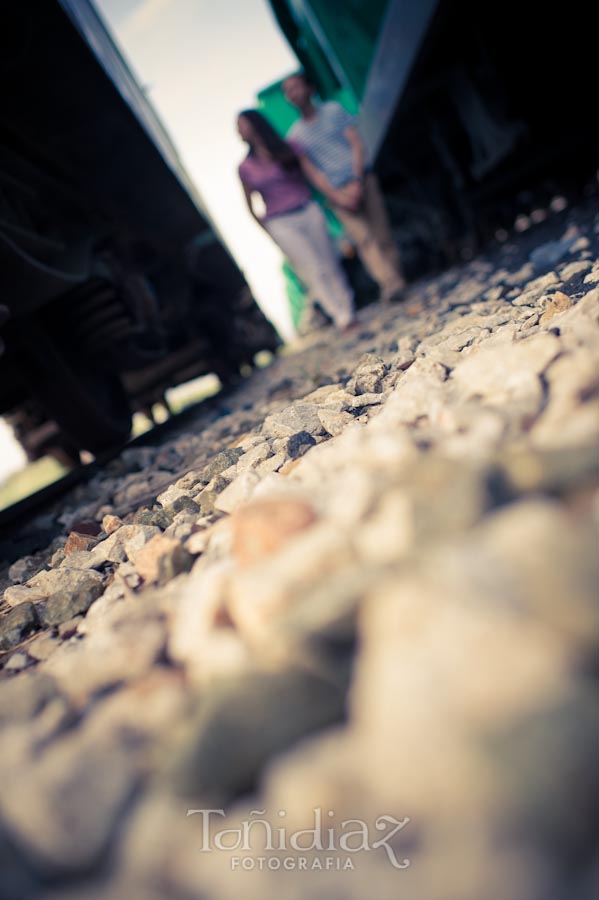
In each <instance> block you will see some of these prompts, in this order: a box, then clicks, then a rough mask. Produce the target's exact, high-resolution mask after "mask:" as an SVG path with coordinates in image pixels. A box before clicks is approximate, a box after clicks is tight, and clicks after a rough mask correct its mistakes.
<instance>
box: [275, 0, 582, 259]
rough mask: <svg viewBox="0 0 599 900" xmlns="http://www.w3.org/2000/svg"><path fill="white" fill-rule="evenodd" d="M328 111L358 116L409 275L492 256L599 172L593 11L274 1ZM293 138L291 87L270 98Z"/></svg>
mask: <svg viewBox="0 0 599 900" xmlns="http://www.w3.org/2000/svg"><path fill="white" fill-rule="evenodd" d="M270 5H271V7H272V10H273V12H274V15H275V17H276V20H277V22H278V24H279V26H280V28H281V30H282V32H283V34H284V35H285V37H286V38H287V41H288V42H289V44H290V46H291V48H292V49H293V51H294V53H295V55H296V56H297V59H298V65H299V66H301V67H302V68H303V69H304V70H305V71H306V73H307V74H308V76H309V77H310V79H311V81H312V82H313V83H314V85H315V86H316V88H317V91H318V93H319V94H320V96H321V97H322V98H323V99H336V100H338V101H339V102H341V103H342V104H344V105H345V106H346V107H347V108H348V109H350V110H351V111H356V110H359V116H360V127H361V132H362V134H363V137H364V140H365V143H366V146H367V150H368V153H369V157H370V161H371V163H372V166H373V168H374V169H375V171H376V172H377V173H378V175H379V178H380V180H381V183H382V186H383V189H384V192H385V194H386V197H387V201H388V207H389V213H390V216H391V220H392V224H393V227H394V232H395V236H396V239H397V242H398V244H399V246H400V248H401V250H402V257H403V259H404V263H405V267H406V270H407V273H408V275H416V274H418V273H420V272H422V271H424V270H427V269H430V268H431V267H437V266H439V265H443V264H445V263H446V262H447V261H451V260H453V259H455V258H456V257H459V255H460V253H462V252H467V251H468V250H469V251H470V252H472V250H473V249H474V248H475V247H477V246H480V245H481V243H483V242H485V241H486V240H487V239H488V238H490V237H492V236H494V235H495V234H496V232H498V231H499V230H500V229H501V230H503V231H509V229H510V228H511V227H512V225H513V223H514V222H515V220H516V218H517V216H518V215H519V214H521V213H530V212H531V210H532V209H534V208H535V206H538V205H539V204H541V205H543V204H548V203H549V201H550V200H551V198H552V197H553V196H555V195H556V194H557V193H565V194H570V195H572V196H578V195H579V194H580V192H581V191H582V190H583V189H584V188H587V189H588V186H589V185H592V184H593V179H595V189H596V172H597V165H598V161H599V124H598V120H597V116H596V114H595V108H594V94H595V88H596V86H597V74H596V63H595V59H596V48H595V46H594V44H595V43H596V41H595V38H594V35H593V29H592V27H591V25H590V22H589V8H588V5H587V4H583V3H582V2H580V0H574V3H573V4H570V5H569V6H568V9H567V11H565V10H563V9H562V8H560V7H559V5H556V6H551V5H545V6H543V8H542V9H540V8H539V6H538V4H533V3H528V4H527V3H522V2H521V0H520V2H516V0H504V2H502V3H492V4H482V3H480V2H474V0H344V2H343V3H342V4H340V3H338V2H337V0H270ZM259 100H260V102H261V104H262V106H263V108H264V111H265V113H266V114H267V115H268V116H269V118H270V119H271V121H272V122H273V124H274V125H275V126H276V127H278V128H279V129H280V131H281V132H282V133H285V132H286V131H287V129H288V128H289V126H290V125H291V123H292V121H293V117H294V115H297V114H296V113H295V111H294V110H293V109H292V108H291V107H290V106H289V105H288V104H286V102H285V100H284V98H283V97H282V94H281V91H280V85H279V84H277V85H272V86H271V87H270V88H267V89H266V90H265V91H263V92H262V93H261V94H260V95H259Z"/></svg>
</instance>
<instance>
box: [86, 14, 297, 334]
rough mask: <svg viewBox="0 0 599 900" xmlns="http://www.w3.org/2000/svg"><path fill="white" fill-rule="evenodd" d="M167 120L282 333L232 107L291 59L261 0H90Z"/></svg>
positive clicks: (285, 329)
mask: <svg viewBox="0 0 599 900" xmlns="http://www.w3.org/2000/svg"><path fill="white" fill-rule="evenodd" d="M95 3H96V7H97V9H98V10H99V11H100V13H101V14H102V15H103V17H104V19H105V20H106V22H107V23H108V25H109V26H110V28H111V30H112V33H113V36H114V37H115V39H116V41H117V43H118V44H119V45H120V48H121V50H122V52H123V54H124V55H125V57H126V58H127V61H128V62H129V64H130V66H131V67H132V69H133V71H134V73H135V74H136V75H137V77H138V79H139V80H140V82H141V83H142V84H143V85H144V88H145V89H146V91H147V95H148V97H149V99H150V101H151V103H152V104H153V105H154V107H155V108H156V109H157V111H158V114H159V115H160V117H161V119H162V121H163V122H164V124H165V125H166V127H167V130H168V131H169V133H170V136H171V138H172V139H173V141H174V143H175V145H176V147H177V149H178V151H179V154H180V156H181V158H182V160H183V163H184V165H185V168H186V169H187V171H188V172H189V174H190V176H191V178H192V180H193V181H194V182H195V184H196V185H197V187H198V189H199V192H200V194H201V196H202V198H203V200H204V202H205V204H206V206H207V207H208V210H209V212H210V214H211V216H212V217H213V219H214V220H215V222H216V224H217V226H218V227H219V229H220V231H221V233H222V234H223V236H224V237H225V239H226V241H227V243H228V244H229V247H230V249H231V250H232V252H233V255H234V256H235V258H236V260H237V262H238V263H239V265H240V267H241V268H242V269H243V271H244V273H245V276H246V278H247V279H248V281H249V283H250V285H251V287H252V289H253V292H254V295H255V296H256V298H257V299H258V301H259V302H260V305H261V306H262V308H263V309H264V311H265V312H266V314H267V315H268V316H269V318H271V319H272V321H273V322H274V323H275V325H276V326H277V327H278V328H279V330H280V331H281V332H282V333H283V334H284V335H290V334H291V319H290V313H289V309H288V304H287V299H286V296H285V292H284V286H283V279H282V275H281V254H280V252H279V250H278V249H277V248H276V247H275V245H274V244H273V243H272V241H271V240H270V238H269V237H268V236H267V235H266V234H265V233H264V232H263V231H262V229H261V228H260V227H259V226H258V225H256V223H255V222H254V220H253V219H252V218H251V217H250V215H249V213H248V212H247V209H246V206H245V201H244V199H243V194H242V191H241V188H240V186H239V183H238V178H237V166H238V164H239V162H240V161H241V159H242V158H243V156H244V155H245V152H246V146H245V144H243V142H242V141H241V140H240V138H239V137H238V135H237V131H236V125H235V121H236V113H237V112H238V111H239V110H240V109H243V108H245V107H248V106H254V105H255V103H256V92H257V91H259V90H260V89H261V88H263V87H265V86H266V85H268V84H270V83H272V82H273V81H276V80H277V79H278V78H281V77H282V76H283V75H286V74H287V73H288V72H290V71H293V69H295V68H297V60H296V59H295V57H294V56H293V54H292V53H291V50H290V49H289V46H288V44H287V43H286V41H285V40H284V38H283V36H282V34H281V32H280V31H279V29H278V26H277V25H276V22H275V20H274V17H273V15H272V13H271V10H270V6H269V4H268V2H267V0H95Z"/></svg>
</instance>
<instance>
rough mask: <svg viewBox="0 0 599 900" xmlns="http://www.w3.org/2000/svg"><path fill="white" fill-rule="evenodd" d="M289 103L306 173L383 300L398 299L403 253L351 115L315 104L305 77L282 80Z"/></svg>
mask: <svg viewBox="0 0 599 900" xmlns="http://www.w3.org/2000/svg"><path fill="white" fill-rule="evenodd" d="M283 92H284V94H285V97H286V99H287V100H288V101H289V102H290V103H291V104H293V106H295V107H296V108H297V109H298V110H299V111H300V114H301V118H300V119H298V121H297V122H295V123H294V125H293V126H292V127H291V130H290V131H289V134H288V135H287V138H288V139H290V140H292V141H293V142H294V149H298V148H299V149H300V150H301V151H303V152H301V153H300V154H299V155H300V162H301V164H302V168H303V170H304V174H305V175H306V177H307V178H308V179H309V181H311V182H312V184H313V185H314V187H315V188H316V189H317V190H318V191H320V193H321V194H323V195H324V196H325V197H326V199H327V200H328V201H329V204H330V206H331V208H332V209H333V211H334V213H335V215H336V216H337V218H338V219H339V221H340V222H341V224H342V225H343V227H344V229H345V231H346V232H347V234H348V236H349V238H350V239H351V240H352V241H353V243H354V244H355V245H356V249H357V251H358V254H359V256H360V259H361V260H362V262H363V264H364V266H365V268H366V269H367V270H368V272H369V273H370V275H371V276H372V278H373V279H374V280H375V281H376V282H377V284H378V285H379V288H380V297H381V300H383V302H388V301H389V300H392V299H393V300H399V299H400V298H401V295H402V293H403V291H404V289H405V281H404V278H403V276H402V273H401V262H400V258H399V252H398V250H397V247H396V246H395V243H394V241H393V237H392V234H391V229H390V227H389V223H388V220H387V213H386V210H385V205H384V201H383V197H382V194H381V191H380V188H379V184H378V180H377V178H376V175H375V174H374V173H373V172H370V171H368V170H367V168H366V164H365V158H364V145H363V143H362V139H361V137H360V135H359V133H358V130H357V127H356V121H355V119H354V118H353V116H350V114H349V113H348V112H347V111H346V110H344V109H343V107H342V106H340V105H339V104H338V103H335V102H333V101H329V102H327V103H322V104H320V105H319V106H316V105H315V104H314V103H313V93H314V90H313V87H312V85H311V84H310V82H309V81H308V79H307V78H306V76H305V75H303V74H302V73H299V74H297V75H290V76H289V78H286V79H285V81H284V82H283Z"/></svg>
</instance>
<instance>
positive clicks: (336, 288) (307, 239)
mask: <svg viewBox="0 0 599 900" xmlns="http://www.w3.org/2000/svg"><path fill="white" fill-rule="evenodd" d="M237 130H238V131H239V134H240V136H241V138H242V139H243V140H244V141H246V143H247V144H248V146H249V152H248V155H247V156H246V158H245V159H244V160H243V162H242V163H241V165H240V166H239V177H240V179H241V183H242V185H243V190H244V193H245V198H246V201H247V204H248V207H249V210H250V212H251V214H252V216H253V217H254V218H255V219H256V221H257V222H258V224H259V225H260V226H261V227H262V228H264V229H265V231H267V232H268V234H269V235H270V236H271V238H272V239H273V240H274V241H275V243H276V244H278V245H279V247H280V248H281V250H282V251H283V253H284V254H285V256H286V257H287V259H288V260H289V262H290V263H291V265H292V266H293V268H294V270H295V271H296V273H297V274H298V276H299V277H300V278H301V280H302V281H303V283H304V285H305V286H306V288H307V289H308V291H309V293H310V297H311V298H312V299H313V300H317V301H318V302H319V303H320V305H321V306H322V308H323V309H324V310H325V312H326V313H327V314H328V315H329V316H330V317H331V319H332V320H333V322H334V323H335V325H336V326H337V327H339V328H342V329H344V328H347V327H348V326H349V325H350V324H351V323H352V321H353V318H354V299H353V293H352V290H351V288H350V286H349V284H348V282H347V278H346V277H345V273H344V271H343V269H342V268H341V264H340V263H339V259H338V257H337V253H336V250H335V247H334V245H333V242H332V240H331V238H330V236H329V233H328V231H327V227H326V220H325V217H324V213H323V211H322V209H321V208H320V206H319V205H318V204H317V203H316V202H315V201H314V200H313V199H312V195H311V193H310V188H309V187H308V184H307V182H306V180H305V179H304V177H303V174H302V169H301V166H300V160H299V158H298V156H297V154H296V150H295V149H294V146H293V144H292V143H291V144H290V143H287V142H286V141H284V140H283V139H282V138H281V137H279V135H278V134H277V133H276V131H275V130H274V128H272V126H271V125H270V124H269V123H268V122H267V121H266V119H265V118H264V116H262V115H261V114H260V113H259V112H257V111H256V110H254V109H246V110H243V112H241V113H239V116H238V119H237ZM256 193H258V194H260V195H261V197H262V200H263V201H264V206H265V209H266V212H265V214H264V216H263V217H262V218H261V217H260V216H259V215H258V214H257V213H256V211H255V209H254V205H253V202H252V201H253V196H254V194H256Z"/></svg>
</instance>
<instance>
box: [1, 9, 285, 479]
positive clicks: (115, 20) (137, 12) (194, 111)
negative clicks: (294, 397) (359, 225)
mask: <svg viewBox="0 0 599 900" xmlns="http://www.w3.org/2000/svg"><path fill="white" fill-rule="evenodd" d="M96 7H97V8H98V10H99V12H100V14H101V15H102V16H103V17H104V19H105V21H106V22H107V23H108V25H109V27H110V29H111V31H112V34H113V37H114V38H115V40H116V42H117V44H119V46H120V48H121V51H122V52H123V54H124V56H125V57H126V59H127V61H128V63H129V65H130V66H131V68H132V69H133V71H134V73H135V74H136V75H137V77H138V79H139V80H140V82H141V83H142V84H143V86H144V88H145V89H146V91H147V96H148V97H149V99H150V101H151V103H152V104H153V105H154V107H155V108H156V109H157V111H158V114H159V115H160V118H161V119H162V121H163V123H164V124H165V125H166V128H167V130H168V131H169V133H170V136H171V138H172V139H173V141H174V143H175V145H176V147H177V149H178V151H179V154H180V156H181V158H182V160H183V163H184V165H185V168H186V169H187V171H188V172H189V174H190V176H191V178H192V180H193V181H194V182H195V184H196V185H197V187H198V189H199V192H200V194H201V195H202V198H203V200H204V202H205V204H206V206H207V207H208V209H209V211H210V214H211V216H212V218H213V219H214V221H215V222H216V224H217V226H218V228H219V229H220V231H221V233H222V234H223V236H224V237H225V239H226V241H227V243H228V245H229V248H230V249H231V251H232V253H233V255H234V256H235V258H236V260H237V262H238V264H239V266H240V267H241V268H242V269H243V271H244V273H245V276H246V278H247V280H248V282H249V283H250V285H251V287H252V290H253V293H254V296H255V297H256V298H257V300H258V301H259V303H260V305H261V306H262V308H263V309H264V311H265V313H266V314H267V315H268V317H269V318H270V319H271V320H272V321H273V322H274V324H275V325H276V327H277V328H278V329H279V331H280V332H281V333H282V334H283V335H285V336H290V335H291V333H292V327H291V317H290V313H289V308H288V304H287V298H286V295H285V289H284V284H283V278H282V274H281V254H280V252H279V250H278V249H277V248H276V247H275V245H274V244H273V243H272V241H271V240H270V238H268V236H267V235H266V234H265V233H264V232H263V231H262V229H261V228H259V226H258V225H256V223H255V222H254V220H253V219H252V218H251V216H250V215H249V213H248V212H247V209H246V206H245V201H244V199H243V194H242V191H241V188H240V186H239V183H238V179H237V166H238V164H239V162H240V161H241V159H242V158H243V156H244V155H245V152H246V151H245V144H243V142H242V141H241V140H240V138H239V137H238V135H237V131H236V127H235V120H236V113H237V112H238V110H240V109H244V108H246V107H248V106H254V105H255V102H256V92H257V91H259V90H260V89H261V88H263V87H265V86H266V85H268V84H271V83H272V82H273V81H276V80H277V79H278V78H281V77H282V76H283V75H286V74H287V73H288V72H290V71H293V70H294V69H296V68H297V60H296V59H295V57H294V56H293V55H292V53H291V50H290V49H289V46H288V44H287V43H286V42H285V40H284V38H283V36H282V34H281V32H280V31H279V29H278V26H277V25H276V23H275V20H274V17H273V15H272V13H271V10H270V6H269V4H268V2H267V0H96ZM23 464H24V454H23V451H22V450H21V447H20V445H19V444H17V442H16V441H15V440H14V438H13V436H12V432H11V431H10V429H9V428H8V427H7V426H6V425H5V423H4V422H3V421H2V420H1V419H0V480H1V479H3V478H4V477H6V476H7V475H8V474H9V473H10V472H11V471H15V470H16V469H19V468H21V467H22V466H23Z"/></svg>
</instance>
